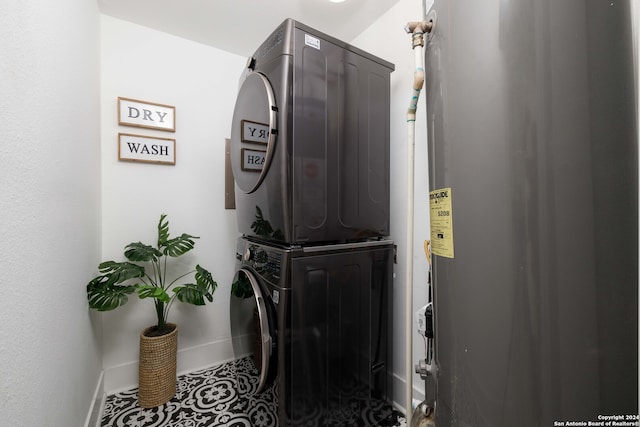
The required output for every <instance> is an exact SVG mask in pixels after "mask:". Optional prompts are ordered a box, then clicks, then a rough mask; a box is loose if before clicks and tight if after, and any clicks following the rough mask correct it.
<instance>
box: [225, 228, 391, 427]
mask: <svg viewBox="0 0 640 427" xmlns="http://www.w3.org/2000/svg"><path fill="white" fill-rule="evenodd" d="M236 258H237V259H238V262H237V265H236V270H237V272H238V274H236V278H235V279H234V285H233V286H232V293H231V307H230V308H231V311H230V317H231V328H232V329H231V333H232V341H233V346H234V355H235V358H236V360H239V361H240V360H246V357H247V356H250V359H249V360H250V361H251V363H253V364H254V367H255V370H253V372H254V375H253V377H252V378H249V379H247V378H246V377H243V378H242V379H241V381H239V384H240V385H241V386H240V387H239V390H238V392H239V393H240V394H242V397H243V399H244V400H245V401H250V399H251V396H252V395H255V394H257V393H261V392H263V390H265V389H266V388H267V387H269V385H270V383H271V382H273V381H275V382H276V383H277V390H278V391H277V393H276V395H277V396H278V418H279V423H278V425H279V426H281V427H287V426H302V425H351V424H354V423H355V422H356V420H358V419H361V418H362V416H363V414H367V413H370V414H375V416H377V417H381V419H382V418H384V417H386V416H388V415H390V413H391V406H390V405H389V411H388V412H389V413H385V412H384V411H379V408H380V407H381V406H382V405H384V404H385V403H387V402H391V401H392V399H391V397H392V396H391V378H390V376H391V375H392V372H391V367H392V365H391V363H392V360H391V354H392V352H391V330H392V329H391V320H392V319H391V303H392V301H391V282H392V262H393V243H392V242H390V241H374V242H366V243H365V242H362V243H359V244H345V245H331V246H324V247H309V248H301V247H285V246H276V245H272V244H271V245H267V244H264V243H260V242H258V241H251V240H249V239H246V238H241V239H239V241H238V247H237V253H236ZM240 276H242V277H243V279H242V280H240V282H242V281H245V280H244V277H246V278H250V280H251V281H253V282H254V283H255V284H257V287H256V288H255V289H257V292H245V291H247V290H248V288H246V287H244V288H243V286H245V285H243V284H242V283H238V282H239V281H238V278H239V277H240ZM245 283H246V281H245ZM259 306H263V308H266V309H265V310H264V314H259V313H257V312H259V311H261V310H262V308H260V307H259ZM269 307H270V308H269ZM263 317H264V318H270V319H269V320H268V321H262V323H261V319H262V318H263ZM260 324H262V325H263V328H260V327H257V325H260ZM268 325H271V326H268ZM267 328H270V329H269V330H268V331H267ZM267 335H268V336H270V337H271V338H270V339H265V336H267ZM261 341H262V342H263V343H264V342H268V345H267V346H263V345H261V343H260V342H261ZM265 358H270V359H271V361H266V360H265ZM243 363H245V362H243ZM260 383H262V384H263V386H262V387H256V386H255V385H256V384H260ZM243 384H244V386H242V385H243ZM251 384H253V385H251ZM372 416H373V415H372ZM379 421H380V419H371V420H370V422H371V424H370V425H376V423H377V422H379Z"/></svg>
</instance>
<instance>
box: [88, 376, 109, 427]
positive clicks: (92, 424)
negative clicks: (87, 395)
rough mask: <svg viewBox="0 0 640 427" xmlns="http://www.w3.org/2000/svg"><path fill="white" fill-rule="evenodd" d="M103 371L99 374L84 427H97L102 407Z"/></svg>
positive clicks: (103, 395)
mask: <svg viewBox="0 0 640 427" xmlns="http://www.w3.org/2000/svg"><path fill="white" fill-rule="evenodd" d="M104 397H105V394H104V371H102V372H100V376H99V377H98V382H97V384H96V388H95V390H94V392H93V398H92V399H91V405H90V406H89V412H88V413H87V418H86V420H85V422H84V427H98V426H99V425H100V424H99V422H100V418H101V415H102V410H103V407H104Z"/></svg>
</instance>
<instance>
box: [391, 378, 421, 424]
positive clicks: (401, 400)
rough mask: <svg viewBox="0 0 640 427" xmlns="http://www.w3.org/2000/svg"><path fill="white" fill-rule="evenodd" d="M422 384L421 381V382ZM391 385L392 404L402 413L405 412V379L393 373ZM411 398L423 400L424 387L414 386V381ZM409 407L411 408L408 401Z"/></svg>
mask: <svg viewBox="0 0 640 427" xmlns="http://www.w3.org/2000/svg"><path fill="white" fill-rule="evenodd" d="M421 384H422V383H421ZM392 387H393V389H392V390H393V402H392V404H393V406H394V407H395V408H396V409H397V410H398V411H400V412H402V413H403V414H405V415H406V414H407V405H406V402H405V400H406V396H405V389H406V387H407V381H406V380H405V379H404V378H401V377H399V376H398V374H396V373H394V374H393V379H392ZM413 398H414V399H417V400H420V401H422V400H424V389H421V388H418V387H416V383H415V382H414V386H413ZM409 408H411V402H410V403H409Z"/></svg>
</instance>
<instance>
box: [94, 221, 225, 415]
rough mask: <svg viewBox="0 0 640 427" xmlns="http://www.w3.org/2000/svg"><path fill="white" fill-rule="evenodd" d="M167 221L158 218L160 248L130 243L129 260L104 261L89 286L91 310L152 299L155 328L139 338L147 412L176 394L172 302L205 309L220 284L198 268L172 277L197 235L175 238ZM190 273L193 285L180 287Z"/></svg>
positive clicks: (140, 396)
mask: <svg viewBox="0 0 640 427" xmlns="http://www.w3.org/2000/svg"><path fill="white" fill-rule="evenodd" d="M166 217H167V216H166V215H165V214H162V215H160V221H158V241H157V245H156V247H153V246H151V245H147V244H144V243H141V242H137V243H129V244H128V245H127V246H125V250H124V256H125V257H126V258H127V259H128V261H123V262H115V261H105V262H103V263H101V264H100V265H99V266H98V269H99V271H100V275H98V276H97V277H95V278H94V279H93V280H91V281H90V282H89V284H87V297H88V299H89V307H91V308H93V309H96V310H98V311H108V310H114V309H116V308H118V307H120V306H121V305H124V304H126V303H127V301H128V295H130V294H132V293H134V292H135V293H137V295H138V297H139V298H141V299H146V298H151V299H153V302H154V305H155V311H156V316H157V324H156V325H154V326H151V327H148V328H146V329H145V330H143V331H142V333H141V334H140V364H139V378H138V380H139V389H138V400H139V404H140V406H142V407H144V408H150V407H154V406H159V405H162V404H164V403H166V402H167V401H169V400H170V399H171V398H172V397H173V396H174V395H175V393H176V357H177V349H178V341H177V333H178V327H177V325H175V324H173V323H168V322H167V316H168V314H169V309H170V308H171V306H172V304H173V303H174V302H175V300H176V299H177V300H178V301H181V302H186V303H189V304H193V305H205V303H206V301H209V302H211V301H213V293H214V291H215V290H216V287H217V286H218V285H217V283H216V282H215V281H214V280H213V277H212V276H211V273H209V271H207V270H206V269H204V268H203V267H201V266H200V265H196V267H195V270H192V271H188V272H186V273H184V274H180V275H177V276H174V275H172V276H169V274H168V271H167V259H168V258H169V257H174V258H175V257H179V256H182V255H184V254H185V253H187V252H189V251H190V250H191V249H193V247H194V246H195V241H194V239H198V237H196V236H191V235H189V234H186V233H183V234H182V235H180V236H178V237H174V238H171V237H170V236H169V221H167V219H166ZM191 274H193V276H194V278H195V283H182V279H184V278H185V277H187V276H189V275H191ZM169 277H171V279H170V278H169Z"/></svg>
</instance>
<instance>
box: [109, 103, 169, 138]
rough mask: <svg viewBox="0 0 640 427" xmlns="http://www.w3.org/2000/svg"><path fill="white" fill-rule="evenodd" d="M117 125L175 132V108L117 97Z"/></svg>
mask: <svg viewBox="0 0 640 427" xmlns="http://www.w3.org/2000/svg"><path fill="white" fill-rule="evenodd" d="M118 124H120V125H124V126H135V127H141V128H149V129H158V130H164V131H167V132H175V130H176V108H175V107H173V106H171V105H164V104H155V103H153V102H146V101H139V100H137V99H130V98H122V97H118Z"/></svg>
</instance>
